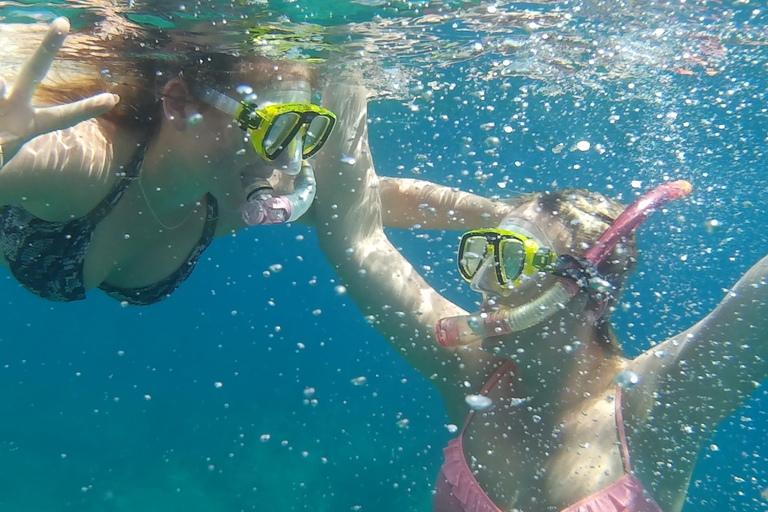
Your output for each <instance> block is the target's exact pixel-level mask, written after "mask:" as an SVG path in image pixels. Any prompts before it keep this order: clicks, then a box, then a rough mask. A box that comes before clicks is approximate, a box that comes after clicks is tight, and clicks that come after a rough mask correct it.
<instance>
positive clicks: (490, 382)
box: [461, 359, 515, 436]
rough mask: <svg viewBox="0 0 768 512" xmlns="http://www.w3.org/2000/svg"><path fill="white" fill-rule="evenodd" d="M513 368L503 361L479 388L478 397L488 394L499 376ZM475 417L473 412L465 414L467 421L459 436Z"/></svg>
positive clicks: (511, 364)
mask: <svg viewBox="0 0 768 512" xmlns="http://www.w3.org/2000/svg"><path fill="white" fill-rule="evenodd" d="M514 367H515V363H513V362H512V361H510V360H509V359H507V360H506V361H504V363H503V364H502V365H501V366H499V367H498V368H497V369H496V371H495V372H493V375H491V378H489V379H488V381H487V382H486V383H485V385H483V387H482V388H480V393H479V394H480V395H482V396H485V395H487V394H488V391H490V390H491V388H492V387H493V386H495V385H496V383H497V382H499V379H501V376H502V375H504V374H505V373H507V372H509V371H510V370H512V369H513V368H514ZM474 416H475V411H474V410H472V411H469V414H467V419H466V420H464V426H463V427H462V429H461V435H462V436H463V435H464V431H465V430H467V426H469V422H470V421H472V418H473V417H474Z"/></svg>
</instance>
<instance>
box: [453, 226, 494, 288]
mask: <svg viewBox="0 0 768 512" xmlns="http://www.w3.org/2000/svg"><path fill="white" fill-rule="evenodd" d="M461 248H462V251H461V254H460V255H459V267H460V269H461V273H462V275H463V276H464V278H466V279H472V277H474V275H475V273H476V272H477V269H478V268H480V265H481V264H482V263H483V260H484V259H485V257H486V255H487V254H488V252H487V251H488V240H486V238H485V237H484V236H479V235H475V236H469V237H467V238H465V239H464V243H463V244H462V246H461Z"/></svg>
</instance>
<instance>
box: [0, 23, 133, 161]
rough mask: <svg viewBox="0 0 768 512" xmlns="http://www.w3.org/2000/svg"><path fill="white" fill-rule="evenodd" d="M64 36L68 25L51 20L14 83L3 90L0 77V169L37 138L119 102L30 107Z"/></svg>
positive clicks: (111, 97) (105, 99)
mask: <svg viewBox="0 0 768 512" xmlns="http://www.w3.org/2000/svg"><path fill="white" fill-rule="evenodd" d="M68 33H69V21H68V20H67V19H66V18H57V19H55V20H54V21H53V23H51V28H50V29H49V30H48V33H47V34H46V35H45V38H43V41H42V43H40V46H39V47H38V48H37V51H36V52H35V54H34V55H33V56H32V57H31V58H30V59H29V60H28V61H27V62H26V63H25V64H24V66H23V67H22V69H21V71H20V73H19V76H18V77H17V79H16V82H15V83H14V84H13V85H11V86H10V88H7V87H6V82H5V80H4V79H3V78H2V77H0V166H2V164H3V163H5V162H7V161H8V160H10V159H11V158H12V157H13V156H14V155H15V154H16V152H17V151H18V150H19V148H21V146H23V145H24V144H25V143H26V142H28V141H29V140H31V139H33V138H35V137H37V136H38V135H42V134H44V133H48V132H52V131H56V130H62V129H65V128H69V127H71V126H74V125H76V124H77V123H79V122H81V121H85V120H86V119H91V118H93V117H98V116H100V115H101V114H103V113H105V112H107V111H109V110H110V109H112V107H114V106H115V105H116V104H117V102H118V101H119V100H120V98H119V97H118V96H117V95H116V94H109V93H102V94H97V95H96V96H92V97H90V98H85V99H83V100H80V101H76V102H74V103H69V104H65V105H57V106H53V107H42V108H36V107H33V106H32V96H33V95H34V93H35V90H37V87H38V86H39V85H40V83H41V82H42V81H43V79H44V78H45V76H46V75H47V74H48V70H49V69H50V67H51V64H52V63H53V59H54V58H55V57H56V53H57V52H58V51H59V49H60V48H61V45H62V44H63V43H64V39H65V38H66V37H67V34H68Z"/></svg>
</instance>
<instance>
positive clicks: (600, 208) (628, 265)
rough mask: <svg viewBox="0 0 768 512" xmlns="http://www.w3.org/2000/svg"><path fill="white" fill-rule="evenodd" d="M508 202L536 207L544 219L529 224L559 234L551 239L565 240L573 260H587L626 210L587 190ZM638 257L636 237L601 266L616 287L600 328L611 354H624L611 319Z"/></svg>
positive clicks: (622, 244)
mask: <svg viewBox="0 0 768 512" xmlns="http://www.w3.org/2000/svg"><path fill="white" fill-rule="evenodd" d="M505 202H507V203H509V204H510V205H512V206H513V207H514V208H516V209H517V208H526V207H530V206H535V211H536V215H537V216H538V215H541V216H542V218H531V219H528V220H529V221H532V222H534V223H536V224H537V225H539V226H547V228H546V229H547V231H549V230H553V229H554V230H557V231H558V232H557V233H556V234H557V235H558V236H552V237H551V238H552V239H554V238H559V239H564V240H565V242H566V244H567V245H568V247H570V254H571V255H572V256H584V255H585V253H586V252H587V250H588V249H589V248H590V247H591V246H592V245H594V244H595V242H597V240H598V239H599V238H600V236H601V235H602V234H603V233H604V232H605V231H606V230H607V229H608V228H609V227H611V224H613V222H614V221H615V220H616V218H617V217H618V216H619V215H620V214H621V213H622V212H623V211H624V209H625V206H624V205H623V204H621V203H620V202H618V201H615V200H613V199H611V198H609V197H607V196H604V195H603V194H601V193H599V192H592V191H589V190H585V189H563V190H557V191H552V192H549V191H547V192H533V193H528V194H522V195H520V196H517V197H514V198H511V199H509V200H507V201H505ZM552 221H555V223H554V224H553V223H552ZM553 234H554V233H553ZM637 255H638V252H637V245H636V243H635V238H634V235H632V236H630V237H628V238H626V239H624V240H622V241H621V242H620V243H618V244H617V245H616V247H614V248H613V250H612V251H611V252H610V253H609V255H608V256H607V257H606V258H605V260H604V261H603V262H602V263H601V264H600V265H598V271H599V272H600V275H601V276H602V277H603V278H604V279H606V280H607V281H608V282H609V283H611V285H612V286H613V287H614V292H613V293H612V295H611V299H610V301H609V303H608V305H607V307H606V310H605V313H604V314H603V316H602V317H601V318H600V320H599V322H598V324H597V328H598V332H599V334H600V342H601V345H603V347H604V348H605V349H606V350H608V351H609V352H611V353H616V354H618V353H621V346H620V343H619V341H618V338H617V337H616V335H615V333H614V332H613V329H612V328H611V325H610V321H609V319H610V315H611V313H612V312H613V310H614V307H613V306H614V304H615V303H616V302H617V300H618V298H619V297H620V296H621V294H622V292H623V291H624V285H625V283H626V280H627V278H628V277H629V274H631V273H632V271H633V270H634V269H635V267H636V265H637Z"/></svg>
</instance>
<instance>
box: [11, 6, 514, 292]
mask: <svg viewBox="0 0 768 512" xmlns="http://www.w3.org/2000/svg"><path fill="white" fill-rule="evenodd" d="M19 30H21V31H27V32H28V31H29V30H30V26H29V25H21V26H20V28H19ZM209 30H212V29H209ZM68 33H69V23H68V21H67V20H66V19H64V18H59V19H56V20H55V21H53V23H52V24H51V26H50V28H49V30H48V32H47V34H46V35H45V37H44V39H43V41H42V43H41V44H40V46H39V47H38V49H37V51H36V52H35V54H34V55H33V56H32V57H31V58H30V59H29V60H28V61H27V62H26V63H25V64H24V66H23V67H22V68H21V71H20V72H19V73H18V76H17V77H16V78H15V80H14V81H13V82H12V83H11V84H10V86H8V85H7V84H6V82H5V80H4V79H2V78H0V248H1V249H2V251H1V252H0V262H3V263H5V264H7V265H8V267H9V268H10V271H11V273H12V274H13V275H14V277H15V278H16V279H17V280H18V281H19V282H20V283H21V284H22V285H23V286H24V287H25V288H27V289H28V290H30V291H31V292H33V293H35V294H37V295H38V296H40V297H42V298H45V299H49V300H55V301H73V300H80V299H84V298H85V294H86V291H88V290H91V289H93V288H100V289H101V290H103V291H104V292H106V293H107V294H108V295H110V296H111V297H113V298H115V299H117V300H120V301H122V302H123V303H126V304H135V305H146V304H152V303H155V302H157V301H160V300H162V299H164V298H166V297H168V296H169V295H170V294H171V293H173V292H174V291H175V290H176V289H177V288H178V286H179V285H180V284H181V283H182V282H183V281H184V280H185V279H187V277H188V276H189V275H190V274H191V272H192V270H193V269H194V267H195V264H196V262H197V260H198V258H199V257H200V255H201V254H202V252H203V251H204V250H205V249H206V248H207V247H208V245H209V244H210V242H211V241H212V239H213V238H214V237H215V236H223V235H226V234H230V233H232V232H234V231H236V230H238V229H241V228H243V227H245V226H246V225H264V224H280V223H283V222H288V221H295V220H298V219H300V218H302V217H303V216H304V214H305V213H307V211H308V210H309V208H310V206H311V204H312V200H313V198H314V194H315V187H316V186H315V180H314V175H313V171H312V166H311V164H310V160H308V159H310V158H311V157H313V156H314V155H315V154H316V153H317V152H318V151H320V150H321V148H322V146H323V144H324V142H325V141H326V139H327V137H328V135H329V134H330V133H331V131H332V130H333V126H334V123H335V116H334V114H333V113H332V112H331V111H328V110H326V109H323V108H321V107H318V106H317V105H313V104H312V89H313V86H314V85H316V84H315V78H314V76H313V75H314V74H313V72H312V70H311V69H310V68H309V67H307V66H306V65H304V64H302V63H296V62H273V61H269V60H266V59H262V58H256V57H241V56H237V55H230V54H227V53H223V52H220V51H219V52H216V51H211V52H207V51H206V48H207V47H206V45H205V44H204V43H205V42H204V41H202V42H200V41H194V40H191V39H190V37H191V36H188V35H185V34H180V35H178V37H176V38H174V34H173V33H172V32H169V31H162V32H161V33H160V34H157V38H149V39H141V38H138V37H129V36H128V35H127V34H122V33H117V34H108V35H102V37H100V38H98V39H97V38H91V40H88V41H87V42H82V41H79V40H78V41H79V45H78V44H77V43H76V44H73V45H69V48H67V49H66V52H69V59H68V60H69V61H70V62H71V61H79V62H78V63H77V65H78V66H80V67H81V68H83V69H79V70H78V72H77V73H74V76H72V75H73V73H72V72H71V70H70V72H69V74H66V75H64V79H62V78H61V76H58V75H57V76H58V80H57V83H52V82H51V81H47V82H44V80H45V79H46V75H47V74H48V71H49V68H51V65H52V64H53V61H54V59H55V57H56V56H57V53H58V52H59V50H60V48H61V47H62V45H63V44H64V41H65V38H66V37H67V35H68ZM203 39H204V38H203ZM144 41H149V42H150V43H151V44H152V45H153V48H154V47H157V48H158V49H159V53H161V54H162V55H164V56H165V57H164V58H156V57H155V58H153V57H151V56H147V55H148V54H149V55H152V52H151V51H150V48H149V47H145V46H143V45H144ZM116 56H119V57H120V58H116ZM41 84H42V85H41ZM100 91H107V92H101V93H100ZM33 96H34V100H35V101H36V102H37V103H43V104H49V105H50V104H53V105H55V106H51V107H40V108H36V107H35V106H33V104H32V101H33ZM99 116H100V117H99ZM384 188H386V189H387V191H388V192H387V191H383V193H384V195H386V196H388V197H391V198H392V200H393V201H395V202H396V204H397V205H398V207H397V208H391V211H392V212H393V213H392V215H391V216H388V217H387V218H386V219H385V221H384V222H385V224H387V225H391V226H393V227H399V226H410V225H412V224H413V223H414V222H418V221H419V217H420V216H424V215H427V214H426V213H425V212H423V211H422V210H420V209H419V208H418V206H417V205H419V204H421V203H422V202H424V198H425V197H427V196H429V195H430V194H432V195H434V194H438V195H440V196H441V198H442V200H443V203H442V204H443V205H444V206H445V211H448V210H449V209H451V210H456V211H457V212H458V215H459V216H461V218H462V219H466V220H467V221H468V222H469V224H471V225H481V224H485V223H487V222H489V220H487V219H485V218H482V219H481V218H480V215H479V213H477V212H485V211H487V210H488V209H489V208H491V209H494V211H496V212H497V213H496V214H498V215H501V213H502V212H503V210H504V209H503V208H499V207H494V206H489V205H490V203H489V202H488V201H487V200H485V199H483V198H478V197H475V196H471V195H469V194H463V193H459V192H453V191H450V190H449V189H446V188H444V187H438V186H434V185H431V184H426V183H423V182H413V181H409V180H391V181H389V182H388V184H385V185H384ZM440 212H441V213H444V211H443V210H440ZM308 217H311V216H307V217H305V219H307V218H308ZM445 217H446V216H445V215H437V216H435V215H431V216H430V217H429V218H428V219H424V220H427V221H431V222H439V219H444V218H445ZM499 218H500V217H499ZM496 221H498V218H497V219H496ZM309 222H311V218H310V220H309ZM490 222H493V219H490ZM448 224H450V221H448ZM436 227H440V226H439V225H436ZM445 227H448V226H447V225H446V226H445Z"/></svg>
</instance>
